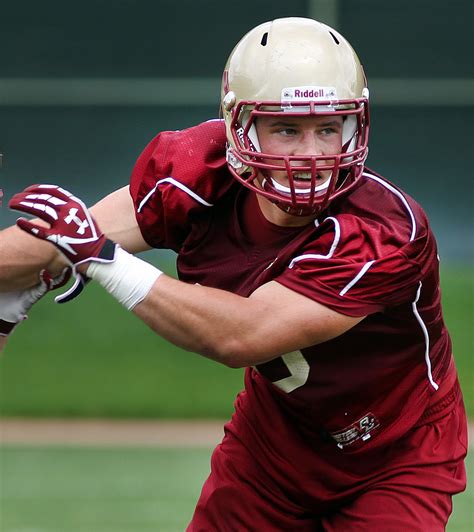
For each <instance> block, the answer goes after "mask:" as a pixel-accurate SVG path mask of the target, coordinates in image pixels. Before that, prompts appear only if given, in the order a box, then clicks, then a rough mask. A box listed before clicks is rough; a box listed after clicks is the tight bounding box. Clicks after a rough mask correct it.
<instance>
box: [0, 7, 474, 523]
mask: <svg viewBox="0 0 474 532" xmlns="http://www.w3.org/2000/svg"><path fill="white" fill-rule="evenodd" d="M473 15H474V12H473V3H472V1H471V0H451V1H450V2H444V1H442V0H418V1H417V2H413V1H412V0H395V1H392V2H380V1H379V0H312V1H311V0H292V1H291V2H288V0H271V1H270V0H269V1H267V0H261V1H258V0H252V1H251V0H240V1H239V2H238V3H226V2H222V1H219V0H203V1H201V2H196V1H191V0H180V1H177V0H173V1H172V0H160V1H158V0H154V1H151V0H116V1H112V0H94V1H93V0H82V1H81V2H64V1H59V0H44V1H42V2H34V1H33V0H28V1H26V0H23V1H22V0H18V1H16V2H8V3H4V4H3V5H2V8H1V12H0V57H1V68H0V152H2V153H3V155H4V156H3V168H2V169H1V170H0V187H1V188H3V190H4V193H5V198H6V200H8V198H9V197H10V196H11V195H12V194H13V193H15V192H17V191H19V190H21V189H22V188H24V187H25V186H27V185H29V184H32V183H36V182H51V183H60V184H61V185H63V186H65V187H66V188H70V189H72V190H73V191H74V192H75V193H76V194H77V195H79V196H81V197H83V198H84V199H85V200H86V201H87V202H88V203H94V202H95V201H97V200H98V199H100V198H101V197H102V196H103V195H105V194H107V193H108V192H110V191H112V190H114V189H116V188H119V187H121V186H123V185H124V184H126V183H127V181H128V178H129V175H130V172H131V169H132V167H133V164H134V162H135V159H136V158H137V156H138V155H139V154H140V152H141V150H142V149H143V148H144V146H145V145H146V144H147V143H148V141H149V140H150V139H151V138H152V137H153V136H155V134H156V133H158V132H159V131H161V130H165V129H182V128H185V127H188V126H191V125H194V124H196V123H198V122H200V121H203V120H207V119H210V118H214V117H216V116H217V115H218V107H219V90H220V77H221V73H222V69H223V66H224V64H225V61H226V59H227V56H228V55H229V53H230V51H231V50H232V48H233V46H234V45H235V44H236V42H237V41H238V40H239V39H240V38H241V37H242V35H243V34H244V33H246V32H247V31H249V30H250V29H251V28H252V27H254V26H255V25H256V24H258V23H261V22H264V21H266V20H270V19H272V18H278V17H284V16H307V17H313V18H316V19H318V20H320V21H323V22H326V23H327V24H329V25H331V26H333V27H335V28H336V29H338V30H339V31H340V32H341V33H342V34H343V35H344V36H345V37H346V38H347V39H348V40H349V42H350V43H351V44H352V46H353V47H354V49H355V50H356V52H357V53H358V55H359V57H360V58H361V61H362V63H363V65H364V68H365V71H366V74H367V77H368V80H369V88H370V91H371V102H372V129H371V140H370V155H369V161H368V166H369V167H371V168H372V169H374V170H375V171H377V172H379V173H381V174H382V175H384V176H386V177H387V178H389V179H390V180H391V181H393V182H394V183H396V184H397V185H400V186H401V187H402V188H404V189H405V190H406V191H407V192H408V193H410V194H411V195H412V196H414V197H415V198H416V199H417V200H418V201H419V202H420V203H421V204H422V206H423V207H424V208H425V210H426V211H427V213H428V215H429V217H430V219H431V222H432V226H433V229H434V231H435V233H436V235H437V238H438V243H439V251H440V257H441V265H442V281H443V290H444V307H445V314H446V320H447V322H448V325H449V327H450V330H451V333H452V336H453V342H454V346H455V355H456V361H457V364H458V367H459V372H460V377H461V383H462V386H463V388H464V393H465V396H466V403H467V407H468V411H469V415H470V416H471V417H472V416H473V415H474V391H473V388H474V386H473V383H474V374H473V373H474V369H473V365H474V363H473V357H472V349H473V347H474V345H473V344H474V342H473V335H472V323H473V318H474V313H473V303H472V301H473V296H474V293H473V292H474V290H473V275H472V274H473V264H474V251H473V250H474V246H473V236H472V235H473V229H474V223H473V217H472V203H473V200H474V188H473V175H472V163H471V159H472V150H473V140H474V139H473V133H472V124H473V123H474V120H473V119H474V62H473V61H472V32H473V27H472V25H473ZM15 218H16V216H15V214H14V213H11V212H9V211H8V209H7V208H6V206H5V202H4V206H3V208H2V209H0V222H1V223H0V227H2V228H4V227H6V226H8V225H9V224H11V223H13V222H14V220H15ZM147 259H148V260H151V261H156V263H157V264H160V267H162V268H164V269H166V271H168V272H170V273H173V271H174V257H173V256H172V255H171V254H170V253H164V252H154V253H153V254H147ZM31 317H32V319H31V320H29V321H28V322H27V323H25V324H23V325H22V326H21V327H20V328H18V330H17V331H15V334H14V335H13V336H12V338H11V340H10V343H9V346H8V348H7V350H6V353H5V356H4V357H3V360H2V361H1V362H0V384H1V392H0V416H1V417H2V418H4V419H8V418H10V417H31V416H36V417H75V418H78V417H96V418H97V417H98V418H103V417H107V418H130V417H132V418H136V417H139V418H149V419H157V418H159V419H162V418H215V419H227V418H228V417H229V416H230V415H231V412H232V403H233V400H234V398H235V395H236V394H237V393H238V391H239V390H240V389H241V388H242V372H241V371H238V370H229V369H227V368H224V367H219V366H218V365H217V364H215V363H213V362H210V361H207V360H205V359H202V358H200V357H197V356H194V355H190V354H187V353H184V352H182V351H181V350H179V349H176V348H174V347H173V346H171V345H169V344H167V343H165V342H162V341H161V340H160V339H158V338H157V337H156V336H155V335H153V334H151V333H150V332H149V331H148V330H147V329H146V328H145V327H144V326H143V325H142V324H141V323H140V322H138V320H136V319H135V318H134V317H133V316H131V315H130V314H129V313H127V312H126V311H124V310H123V309H122V308H120V307H119V306H118V305H117V304H116V303H115V302H114V301H113V300H112V299H111V298H110V297H109V296H108V295H106V294H103V293H102V291H101V290H99V289H97V288H96V287H94V286H90V287H88V288H87V291H86V293H85V294H84V295H83V296H82V297H81V298H80V299H79V300H77V301H75V302H74V303H71V304H70V305H67V306H66V307H57V306H54V305H53V304H52V303H51V299H49V300H46V301H42V302H41V303H40V304H39V305H38V306H37V307H36V308H35V309H34V310H33V311H32V312H31ZM0 436H1V435H0ZM25 452H26V451H25V450H23V449H17V448H7V449H4V451H3V454H2V456H3V457H4V458H3V462H0V466H1V465H2V463H3V469H2V470H3V472H4V475H3V488H4V489H3V492H4V494H5V497H6V498H5V499H4V502H3V503H2V505H1V506H0V510H1V511H0V528H1V530H2V531H9V532H12V531H13V530H19V529H20V528H21V526H23V527H26V526H27V525H28V526H30V525H31V526H33V525H32V523H33V524H35V526H36V529H37V530H45V531H46V530H56V529H57V530H73V529H74V530H75V529H76V528H73V525H72V524H71V523H72V522H73V521H74V522H77V520H78V519H83V517H82V518H79V517H78V512H76V511H75V508H76V507H75V506H74V504H73V502H71V501H72V500H74V495H70V499H71V501H69V502H70V506H68V505H67V504H66V505H65V506H64V508H67V509H68V510H67V512H66V511H64V512H63V514H64V515H62V519H63V521H62V527H61V526H60V527H59V528H54V526H55V525H54V526H53V525H48V523H50V521H48V519H50V517H49V514H48V515H46V514H45V513H44V512H42V511H41V510H40V508H45V507H47V506H48V501H49V503H51V504H53V503H52V502H51V501H52V499H48V501H46V502H45V500H44V497H43V498H42V497H41V496H40V495H39V492H40V491H41V490H40V489H39V491H35V492H28V493H25V492H24V485H25V482H23V481H22V479H23V477H22V472H23V473H24V474H25V475H26V477H25V478H29V479H30V482H31V475H32V468H34V471H35V474H36V475H37V476H38V479H39V478H42V475H44V474H45V472H46V475H47V472H48V471H51V469H50V468H51V467H53V465H54V464H55V463H61V462H60V461H59V462H57V460H58V457H59V456H60V454H58V453H53V454H51V455H47V454H45V452H43V454H41V453H40V455H38V454H28V455H25ZM28 452H29V453H38V450H37V449H34V450H31V449H30V451H28ZM208 455H209V452H208V451H206V453H205V454H204V455H203V456H202V457H201V460H202V464H203V467H204V472H205V471H206V468H207V467H208V466H207V462H208ZM38 456H40V458H39V457H38ZM70 456H71V455H68V454H66V455H65V457H64V460H65V461H66V462H68V461H69V460H70ZM81 456H82V455H81ZM160 456H161V455H160ZM186 456H187V457H188V459H189V454H187V455H186ZM41 457H42V458H41ZM45 457H46V458H45ZM103 459H104V457H103V456H102V455H99V458H97V460H98V462H100V461H101V460H103ZM157 459H158V458H156V456H155V455H154V457H153V458H152V460H157ZM176 460H178V461H180V460H183V458H182V457H180V458H176ZM166 462H167V461H166V460H165V461H164V463H166ZM79 463H81V464H82V462H80V461H79ZM171 463H174V462H172V461H171ZM21 464H29V465H28V467H25V466H24V465H23V466H21ZM41 464H43V465H42V466H41ZM52 464H53V465H52ZM144 464H147V465H143V468H142V469H140V468H139V469H140V471H142V476H141V477H140V478H141V479H142V481H144V480H143V479H146V478H148V477H147V471H149V470H152V469H153V468H152V467H149V466H148V462H147V461H145V462H144ZM41 467H44V469H41ZM81 467H82V466H80V467H79V466H78V470H80V469H81ZM134 467H138V466H137V465H136V464H135V465H134ZM163 467H164V465H163ZM35 468H36V469H35ZM38 468H39V469H38ZM111 468H112V466H111ZM86 470H87V469H86ZM193 471H194V470H193ZM78 474H79V473H78ZM92 474H93V473H92V472H91V475H92ZM170 474H171V475H173V473H170ZM200 474H201V475H203V474H204V473H200ZM204 476H205V475H204ZM197 477H199V474H196V475H195V476H194V477H193V478H194V484H193V482H191V481H190V482H185V481H183V482H182V483H180V487H181V488H183V486H193V487H192V490H194V491H192V493H188V494H187V496H189V500H185V501H184V502H183V503H182V506H180V508H181V510H179V511H176V508H175V507H174V506H173V505H171V507H172V508H174V514H178V517H179V518H177V519H178V521H176V519H175V518H173V517H171V514H173V512H172V511H169V516H168V513H167V514H166V515H167V516H168V517H167V518H166V519H168V521H166V519H165V518H164V517H162V519H163V521H162V523H167V524H166V525H165V524H162V525H160V527H158V528H156V526H155V525H156V515H155V514H154V513H153V512H151V511H150V512H149V514H147V513H146V512H135V511H132V509H130V508H129V510H130V511H128V512H127V513H126V515H127V516H128V517H124V516H123V515H122V517H121V519H122V521H121V522H122V524H123V523H124V522H125V521H126V520H127V519H130V520H131V521H130V523H131V524H130V528H129V529H130V530H135V531H141V530H148V529H150V530H157V529H159V530H175V529H176V530H179V529H182V527H183V523H185V522H186V519H187V517H189V512H191V511H192V508H193V505H194V501H195V498H196V497H197V493H198V492H199V484H200V482H197V483H196V481H195V479H196V478H197ZM5 478H6V479H9V481H8V483H7V481H6V480H5ZM68 478H69V483H68V482H67V479H68ZM71 478H72V476H69V477H68V476H67V475H65V479H66V480H64V482H65V485H67V486H70V485H71V482H72V484H73V485H74V481H72V480H71ZM104 478H105V477H104ZM199 478H200V477H199ZM203 478H204V477H203ZM14 479H17V480H16V481H15V480H14ZM87 480H88V479H87V478H86V479H84V486H86V485H87V484H88V482H87ZM155 480H156V479H155ZM95 481H97V479H96V480H95ZM38 482H39V485H40V484H41V482H40V481H38ZM111 482H113V481H111ZM150 482H151V480H150ZM26 483H28V482H26ZM59 484H60V485H61V486H62V484H61V483H59ZM84 489H85V488H84ZM157 489H158V488H157V487H156V486H155V485H154V486H153V490H155V491H156V490H157ZM9 490H10V491H9ZM22 490H23V491H22ZM58 490H59V491H60V492H61V490H63V491H62V493H64V490H66V492H67V493H69V492H68V491H67V489H66V488H65V487H61V488H58ZM77 490H78V491H80V490H79V488H77ZM103 490H104V491H103V493H104V495H103V496H104V497H105V498H106V497H108V496H109V495H110V488H109V487H108V485H106V484H104V486H103ZM158 491H159V489H158ZM165 491H166V490H165ZM178 491H179V490H178ZM80 493H81V496H85V495H84V493H82V492H80ZM55 496H59V495H58V493H56V492H55ZM177 496H178V495H177ZM97 497H98V498H99V501H100V500H102V499H100V496H99V495H98V494H96V498H97ZM124 497H125V496H124ZM466 497H471V498H470V499H469V498H464V499H462V500H461V499H460V500H461V503H459V504H460V508H461V510H460V511H459V512H458V514H456V512H455V517H456V518H457V521H453V523H454V524H452V528H451V529H450V530H469V529H470V527H471V524H472V523H473V515H472V508H473V506H472V502H473V501H472V495H471V494H468V496H466ZM125 498H126V497H125ZM68 500H69V499H68ZM115 500H116V501H119V502H120V501H121V504H125V502H124V500H125V499H121V498H120V495H117V494H116V496H115ZM127 500H128V499H127ZM89 502H90V501H89ZM142 502H143V501H142ZM27 503H28V508H29V510H28V512H26V513H25V511H24V505H25V504H27ZM153 504H155V503H154V502H150V505H153ZM35 505H36V506H35ZM169 507H170V504H169V501H168V503H167V504H163V505H162V506H160V507H159V509H157V508H156V505H155V506H153V508H154V509H155V512H158V513H159V512H160V511H162V512H165V513H166V510H164V509H163V508H169ZM35 508H37V511H36V510H35ZM133 508H134V509H135V510H136V507H133ZM182 508H185V510H183V509H182ZM455 508H456V507H455ZM101 512H103V506H100V507H97V508H96V513H93V515H92V514H91V515H90V516H89V521H87V523H86V524H84V523H82V524H83V528H81V530H89V531H90V530H98V531H101V532H103V531H105V530H108V528H107V526H106V525H105V524H102V525H100V526H99V524H98V523H99V521H100V519H102V517H101V518H100V519H99V517H98V516H99V515H100V516H102V513H101ZM183 512H184V513H183ZM144 513H145V514H146V515H149V517H150V523H151V524H150V528H147V526H148V525H146V523H145V521H143V519H144V518H143V515H144ZM136 514H137V515H138V514H140V515H141V519H142V521H140V524H138V522H139V521H138V517H137V518H136V519H137V521H133V519H134V518H135V517H133V518H132V517H130V516H135V515H136ZM2 515H3V521H2ZM160 515H161V514H160ZM163 515H164V514H163ZM457 515H458V516H459V517H457ZM109 517H110V516H109V515H108V514H107V515H105V514H104V516H103V522H104V523H105V522H107V519H109ZM51 519H52V518H51ZM56 519H58V518H57V517H56ZM68 519H69V520H68ZM173 519H175V520H174V521H173ZM179 519H181V521H179ZM453 519H454V518H453ZM53 521H54V519H52V521H51V522H53ZM101 522H102V521H101ZM38 523H43V524H42V525H41V526H40V525H38ZM20 525H21V526H20ZM124 526H125V525H124ZM15 527H16V528H15ZM48 527H49V528H48ZM173 527H175V528H173ZM118 529H119V528H117V527H115V528H114V526H112V525H110V530H115V531H116V530H118ZM120 529H122V528H120ZM123 529H124V530H125V528H123ZM77 530H79V528H77Z"/></svg>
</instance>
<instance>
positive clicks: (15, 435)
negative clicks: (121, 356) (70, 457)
mask: <svg viewBox="0 0 474 532" xmlns="http://www.w3.org/2000/svg"><path fill="white" fill-rule="evenodd" d="M224 423H225V421H224V420H221V421H218V420H217V421H212V420H169V421H168V420H166V421H164V420H159V421H156V420H150V421H148V420H110V419H94V420H71V419H47V420H38V419H23V418H18V419H16V418H11V419H10V418H9V419H2V420H0V446H2V445H68V446H75V445H78V446H82V445H84V446H114V445H117V446H120V445H122V446H146V447H213V446H215V445H217V444H218V443H219V442H220V441H221V440H222V437H223V435H224V431H223V426H224ZM469 448H470V449H471V450H474V423H470V424H469Z"/></svg>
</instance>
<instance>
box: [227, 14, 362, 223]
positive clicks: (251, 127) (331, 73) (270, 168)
mask: <svg viewBox="0 0 474 532" xmlns="http://www.w3.org/2000/svg"><path fill="white" fill-rule="evenodd" d="M366 85H367V83H366V78H365V75H364V71H363V68H362V66H361V64H360V62H359V59H358V57H357V55H356V53H355V52H354V50H353V49H352V47H351V46H350V44H349V43H348V42H347V41H346V39H344V37H342V35H340V34H339V33H338V32H337V31H335V30H333V29H332V28H330V27H329V26H326V25H325V24H322V23H320V22H317V21H315V20H312V19H305V18H282V19H277V20H274V21H271V22H265V23H264V24H261V25H259V26H257V27H256V28H254V29H253V30H251V31H250V32H249V33H247V34H246V35H245V36H244V37H243V38H242V39H241V41H240V42H239V43H238V44H237V46H236V47H235V48H234V50H233V51H232V53H231V54H230V57H229V59H228V61H227V64H226V67H225V70H224V75H223V79H222V91H221V108H222V113H223V116H224V119H225V122H226V130H227V141H228V147H227V162H228V166H229V169H230V171H231V173H232V175H233V176H234V177H235V178H236V179H237V180H238V181H240V182H241V183H242V184H243V185H245V186H246V187H248V188H250V189H251V190H254V191H255V192H257V193H258V194H262V195H263V196H265V197H267V198H269V199H270V200H271V201H272V202H274V203H275V204H277V205H278V206H279V207H280V208H282V209H283V210H285V211H286V212H289V213H291V214H294V215H308V214H314V213H318V212H321V211H322V210H323V209H325V208H326V207H327V206H328V204H329V203H330V202H331V201H332V200H334V199H335V198H337V197H339V196H341V195H342V194H344V193H346V192H347V191H349V190H350V189H351V188H352V187H353V186H354V185H355V183H356V182H357V181H358V179H359V177H360V176H361V174H362V171H363V166H364V161H365V159H366V158H367V154H368V147H367V143H368V134H369V105H368V97H369V91H368V88H367V86H366ZM279 113H284V114H285V116H305V115H306V116H308V115H318V116H324V115H342V116H343V120H344V122H343V135H342V144H343V146H342V153H336V154H331V155H330V156H328V155H327V154H326V155H324V156H322V155H316V154H315V155H307V156H306V155H304V156H302V155H297V156H289V155H278V154H265V153H262V152H261V150H260V145H259V141H258V136H257V130H256V127H255V121H256V119H257V118H258V117H259V116H261V115H267V116H268V115H270V116H275V115H278V114H279ZM268 161H271V162H270V163H269V162H268ZM295 164H298V166H295ZM302 164H303V165H304V166H302ZM324 170H326V171H328V170H329V171H330V172H331V177H330V179H328V180H327V181H326V182H325V183H324V184H323V185H316V179H317V176H318V174H319V172H320V171H324ZM275 171H279V172H281V171H285V172H287V176H288V187H285V186H282V185H281V184H279V183H277V182H276V181H275V180H274V179H272V177H271V173H272V172H275ZM295 172H298V173H299V174H301V173H302V172H305V173H307V175H309V174H311V180H308V184H309V187H308V188H305V189H301V188H300V187H295V183H294V173H295ZM257 178H259V182H257Z"/></svg>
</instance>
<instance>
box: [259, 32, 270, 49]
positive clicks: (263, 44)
mask: <svg viewBox="0 0 474 532" xmlns="http://www.w3.org/2000/svg"><path fill="white" fill-rule="evenodd" d="M267 40H268V31H266V32H265V33H264V34H263V36H262V40H261V41H260V44H261V45H262V46H266V45H267Z"/></svg>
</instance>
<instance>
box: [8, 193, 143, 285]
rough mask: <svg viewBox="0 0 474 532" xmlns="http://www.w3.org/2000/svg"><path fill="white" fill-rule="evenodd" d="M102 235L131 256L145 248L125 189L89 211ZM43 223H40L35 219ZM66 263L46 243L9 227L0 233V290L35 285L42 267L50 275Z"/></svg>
mask: <svg viewBox="0 0 474 532" xmlns="http://www.w3.org/2000/svg"><path fill="white" fill-rule="evenodd" d="M90 210H91V212H92V213H93V215H94V218H95V219H96V220H97V221H98V223H99V224H100V227H101V228H102V230H103V231H104V233H105V234H106V235H107V236H108V237H109V238H110V239H111V240H113V241H114V242H117V243H119V244H120V245H121V246H122V247H123V248H124V249H126V250H128V251H130V252H131V253H136V252H139V251H144V250H146V249H149V246H148V245H147V244H146V242H145V241H144V240H143V237H142V235H141V233H140V230H139V228H138V225H137V221H136V219H135V212H134V208H133V203H132V199H131V197H130V194H129V190H128V186H125V187H123V188H120V189H118V190H116V191H115V192H112V193H111V194H109V195H108V196H106V197H105V198H103V199H102V200H101V201H99V202H98V203H97V204H96V205H94V206H93V207H92V208H91V209H90ZM35 222H36V223H38V224H43V225H47V224H44V222H41V220H35ZM65 264H67V262H66V261H65V259H64V257H63V255H62V254H61V253H59V251H58V250H57V249H56V248H55V247H54V246H52V245H51V244H50V243H48V242H44V241H42V240H39V239H37V238H34V237H32V236H31V235H29V234H28V233H25V232H24V231H21V229H19V228H18V227H17V226H12V227H9V228H7V229H4V230H3V231H0V291H10V290H16V289H21V288H27V287H30V286H33V285H35V284H36V283H37V282H38V272H39V271H40V270H42V269H44V268H46V269H47V270H48V271H49V272H50V273H51V274H52V275H53V276H55V275H57V274H59V273H60V272H61V271H62V269H63V268H64V266H65Z"/></svg>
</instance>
